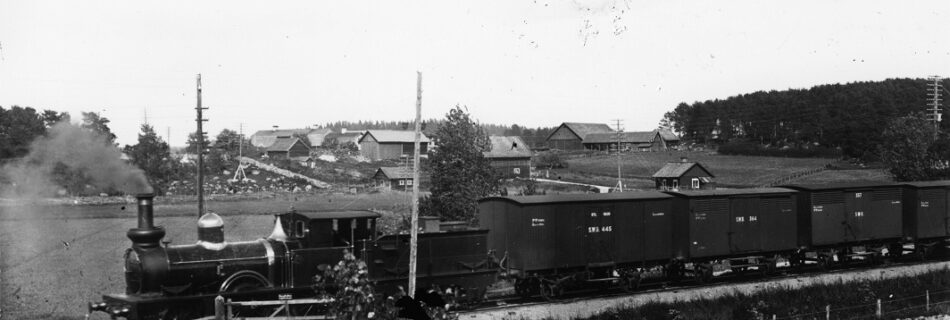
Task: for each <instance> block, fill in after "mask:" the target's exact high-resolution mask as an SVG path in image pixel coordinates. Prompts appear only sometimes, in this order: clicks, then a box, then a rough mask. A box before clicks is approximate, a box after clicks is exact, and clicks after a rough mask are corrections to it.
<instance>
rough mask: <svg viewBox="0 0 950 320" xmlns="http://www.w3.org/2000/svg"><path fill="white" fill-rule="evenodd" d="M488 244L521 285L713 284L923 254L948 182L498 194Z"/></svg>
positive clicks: (545, 289) (948, 203)
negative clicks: (747, 275) (722, 278)
mask: <svg viewBox="0 0 950 320" xmlns="http://www.w3.org/2000/svg"><path fill="white" fill-rule="evenodd" d="M479 205H480V207H479V224H480V226H481V228H484V229H488V230H491V231H490V232H489V234H488V248H489V250H491V251H495V252H502V253H504V258H503V259H502V261H501V263H500V266H501V268H502V274H503V275H504V276H506V277H508V278H510V279H513V280H514V283H515V289H516V292H518V293H519V294H522V295H531V294H536V293H539V294H541V295H542V296H544V297H546V298H555V297H557V296H558V295H560V294H562V293H564V292H565V291H568V290H571V289H573V288H585V287H587V288H589V287H590V286H592V285H593V286H597V285H601V284H619V285H620V286H621V287H622V288H624V289H630V290H632V289H636V288H637V287H638V286H639V285H641V284H642V283H643V282H644V281H650V280H662V281H677V280H683V279H693V280H697V281H706V280H709V279H711V278H712V277H714V276H717V275H722V274H726V273H743V272H750V271H755V272H762V273H769V272H774V271H776V269H777V268H780V267H802V266H805V265H810V266H815V267H818V268H828V267H831V266H834V265H836V264H845V263H855V262H874V261H878V260H880V259H883V258H895V257H908V256H909V257H912V258H927V257H929V256H931V255H933V254H937V253H939V252H941V251H944V250H945V249H946V247H947V240H948V236H950V228H948V227H950V225H948V218H950V211H948V208H950V181H933V182H911V183H903V184H828V185H788V186H782V187H779V188H758V189H731V190H700V191H679V192H677V191H666V192H657V191H646V192H628V193H609V194H583V195H546V196H531V197H491V198H486V199H482V200H481V201H480V204H479Z"/></svg>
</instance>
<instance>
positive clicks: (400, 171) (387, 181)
mask: <svg viewBox="0 0 950 320" xmlns="http://www.w3.org/2000/svg"><path fill="white" fill-rule="evenodd" d="M373 180H375V181H376V187H377V188H379V189H383V190H399V191H409V190H411V189H412V183H413V180H412V169H409V168H406V167H380V168H379V169H377V170H376V174H375V175H373Z"/></svg>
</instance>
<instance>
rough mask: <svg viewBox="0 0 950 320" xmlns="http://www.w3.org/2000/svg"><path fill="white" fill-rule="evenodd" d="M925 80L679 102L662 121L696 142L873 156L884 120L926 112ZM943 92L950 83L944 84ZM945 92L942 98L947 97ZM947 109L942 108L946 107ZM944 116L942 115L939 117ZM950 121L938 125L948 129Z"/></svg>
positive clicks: (897, 80) (867, 83)
mask: <svg viewBox="0 0 950 320" xmlns="http://www.w3.org/2000/svg"><path fill="white" fill-rule="evenodd" d="M928 83H929V80H927V79H888V80H884V81H871V82H854V83H848V84H831V85H820V86H816V87H813V88H811V89H791V90H785V91H769V92H764V91H759V92H754V93H748V94H742V95H738V96H734V97H729V98H727V99H725V100H718V99H717V100H711V101H703V102H694V103H692V104H686V103H681V104H679V105H678V106H676V108H675V109H674V110H673V111H670V112H667V113H666V115H665V116H664V119H663V122H664V123H666V122H668V124H669V125H671V126H673V128H674V129H675V130H676V131H677V132H678V133H680V134H681V135H682V136H683V138H684V139H686V140H692V141H694V142H697V143H707V142H717V143H729V142H738V141H747V142H754V143H758V144H760V145H764V146H768V147H790V148H811V147H814V146H815V145H816V144H815V143H816V142H817V145H819V146H824V147H830V148H837V147H840V148H841V150H842V151H843V152H844V154H845V155H849V156H855V157H861V156H872V155H871V154H868V153H873V152H876V151H875V150H877V149H876V146H877V145H879V144H880V141H881V133H882V132H883V131H884V128H885V127H886V126H887V123H888V121H890V120H891V119H894V118H896V117H900V116H904V115H907V114H910V113H912V112H921V111H923V110H925V109H926V105H927V97H928V96H927V90H928ZM943 87H944V88H950V82H948V80H947V79H944V80H943ZM947 93H948V92H947V91H946V89H944V90H942V92H941V95H947ZM944 109H945V110H946V104H944ZM943 113H944V114H946V111H944V112H943ZM948 122H950V121H943V122H942V124H941V126H942V127H943V128H944V129H946V128H950V123H948Z"/></svg>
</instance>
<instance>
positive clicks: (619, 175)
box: [614, 119, 623, 192]
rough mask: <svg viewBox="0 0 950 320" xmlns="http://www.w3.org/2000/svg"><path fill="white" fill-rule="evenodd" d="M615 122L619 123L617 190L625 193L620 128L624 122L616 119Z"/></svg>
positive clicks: (621, 130)
mask: <svg viewBox="0 0 950 320" xmlns="http://www.w3.org/2000/svg"><path fill="white" fill-rule="evenodd" d="M614 121H615V122H616V123H617V190H619V191H620V192H623V174H622V173H621V170H620V169H621V167H622V166H623V158H622V157H621V156H620V152H621V150H623V128H622V127H620V123H621V122H622V121H623V120H621V119H614Z"/></svg>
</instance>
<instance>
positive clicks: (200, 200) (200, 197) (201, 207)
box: [195, 73, 208, 218]
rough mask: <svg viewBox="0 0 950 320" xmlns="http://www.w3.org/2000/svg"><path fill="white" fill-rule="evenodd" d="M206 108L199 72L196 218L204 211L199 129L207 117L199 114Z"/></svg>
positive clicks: (201, 143)
mask: <svg viewBox="0 0 950 320" xmlns="http://www.w3.org/2000/svg"><path fill="white" fill-rule="evenodd" d="M207 109H208V108H202V107H201V74H200V73H199V74H198V107H196V108H195V110H197V111H198V118H196V119H195V122H197V123H198V133H197V136H198V147H197V150H195V151H196V153H197V154H198V188H197V189H198V191H197V193H198V218H201V215H203V214H204V212H205V199H204V183H205V177H204V170H202V169H203V168H204V160H202V158H203V156H202V153H204V149H205V147H204V146H205V132H204V130H202V129H201V125H202V123H203V122H205V121H208V119H205V118H203V116H202V115H201V111H203V110H207Z"/></svg>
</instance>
